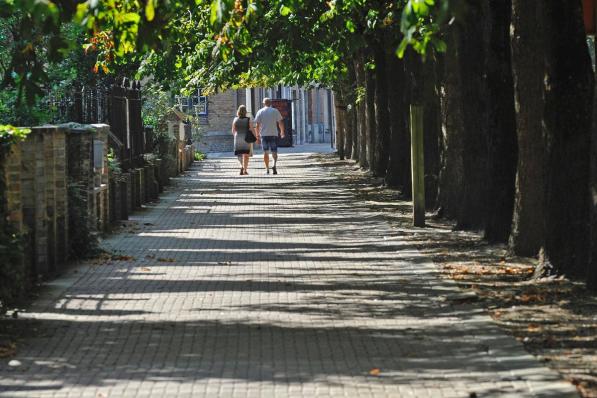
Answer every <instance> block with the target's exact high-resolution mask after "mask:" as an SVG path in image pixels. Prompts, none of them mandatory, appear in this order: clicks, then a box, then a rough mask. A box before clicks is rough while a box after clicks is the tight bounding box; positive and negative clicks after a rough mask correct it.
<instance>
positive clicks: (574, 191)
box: [542, 0, 594, 277]
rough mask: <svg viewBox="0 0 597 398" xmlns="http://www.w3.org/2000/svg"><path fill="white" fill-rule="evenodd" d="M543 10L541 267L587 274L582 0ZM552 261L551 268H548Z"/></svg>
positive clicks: (589, 81) (587, 73) (586, 66)
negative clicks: (543, 165) (542, 223)
mask: <svg viewBox="0 0 597 398" xmlns="http://www.w3.org/2000/svg"><path fill="white" fill-rule="evenodd" d="M543 12H544V15H545V19H544V21H545V43H546V46H545V86H544V92H545V113H544V128H545V131H544V134H545V138H546V158H545V160H546V161H547V163H546V168H545V171H546V173H545V177H546V181H545V182H546V187H545V194H546V195H545V243H544V251H543V254H544V256H542V257H543V258H542V259H543V261H542V265H543V267H544V268H545V272H548V273H555V274H564V275H567V276H572V277H585V276H586V271H587V266H588V264H589V254H590V247H591V242H590V218H591V205H590V203H591V202H590V191H589V184H590V145H591V130H590V129H591V114H592V107H593V106H592V101H593V84H594V79H593V70H592V67H591V61H590V58H589V52H588V49H587V43H586V35H585V31H584V23H583V14H582V3H581V1H580V0H575V1H570V0H552V1H549V2H545V3H544V4H543ZM551 267H553V269H549V268H551Z"/></svg>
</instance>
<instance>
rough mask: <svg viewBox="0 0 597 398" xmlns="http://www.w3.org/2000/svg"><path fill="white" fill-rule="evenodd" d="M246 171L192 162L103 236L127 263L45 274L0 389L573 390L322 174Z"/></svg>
mask: <svg viewBox="0 0 597 398" xmlns="http://www.w3.org/2000/svg"><path fill="white" fill-rule="evenodd" d="M258 164H259V163H258V162H257V159H254V160H253V165H254V166H256V165H258ZM259 166H260V167H261V165H259ZM250 172H251V175H250V176H249V177H240V176H237V173H238V169H237V163H236V161H235V160H233V159H230V158H219V159H212V160H208V161H206V162H205V163H204V164H203V165H202V166H195V167H194V169H193V170H192V171H191V172H189V173H188V175H187V176H185V177H181V178H179V179H178V182H177V183H176V189H173V190H172V191H170V193H169V194H167V195H166V196H164V197H163V199H162V201H161V202H160V203H159V204H158V205H157V206H155V208H153V209H150V210H147V211H145V212H143V213H141V214H140V215H138V216H136V217H135V220H137V221H138V222H139V225H140V227H139V228H140V229H139V230H138V231H136V232H135V231H134V233H130V231H129V232H128V233H122V234H119V235H115V236H113V237H111V238H110V239H109V240H107V241H105V242H104V243H105V246H106V247H109V248H111V250H113V251H118V252H119V253H120V254H123V255H126V256H132V257H133V259H128V260H123V261H113V262H111V263H108V264H103V265H99V266H98V265H96V266H93V265H90V266H87V267H83V268H82V269H80V270H79V272H78V273H76V274H73V273H71V274H70V275H69V276H66V277H64V278H63V279H60V280H58V281H56V282H55V283H54V285H57V286H62V287H63V289H62V291H59V293H57V294H54V296H53V297H54V298H52V297H48V298H46V300H40V301H39V302H38V303H37V304H36V305H35V306H34V308H33V309H32V311H31V312H30V313H28V314H25V315H24V316H27V317H30V318H35V319H37V320H39V328H40V330H41V332H40V333H39V334H38V335H37V336H36V337H33V338H31V339H29V340H28V341H27V342H26V344H25V345H24V346H23V347H21V349H20V351H19V354H18V356H17V359H18V360H19V361H21V362H22V366H20V367H17V368H9V367H8V366H7V364H6V362H7V361H6V360H4V361H3V363H2V365H1V367H0V397H20V396H27V397H38V396H40V397H41V396H44V397H46V396H51V397H77V398H78V397H94V398H98V397H202V396H209V397H214V396H221V397H229V396H234V397H236V396H238V397H245V396H248V397H273V396H275V397H285V396H297V397H312V396H334V397H336V396H347V397H357V396H363V397H367V396H375V397H383V396H392V397H402V396H404V397H469V396H475V395H474V394H472V393H476V396H479V397H504V396H511V397H523V396H545V397H564V396H576V394H575V390H574V389H573V388H572V387H571V386H570V385H569V384H567V383H564V382H562V381H560V379H559V378H558V376H557V374H555V373H554V372H551V371H549V370H548V369H546V368H544V367H543V366H542V365H540V364H539V363H538V362H537V361H536V360H535V359H533V357H531V356H529V355H528V354H526V353H525V352H524V351H523V349H522V348H521V346H520V345H519V344H518V343H517V342H516V341H515V340H513V339H512V338H510V337H507V336H505V335H504V334H503V333H502V332H501V331H500V330H499V329H498V328H497V327H496V326H494V325H493V324H492V323H491V321H490V320H489V318H488V317H487V316H485V315H484V314H483V312H482V311H480V310H479V309H478V308H476V307H474V306H471V305H470V304H469V305H454V304H453V301H451V300H450V299H449V298H450V295H453V294H456V293H457V290H456V289H455V288H454V286H453V285H452V284H450V283H448V282H442V281H440V280H439V279H438V277H437V276H436V270H435V267H434V266H433V264H431V263H429V262H428V260H426V259H425V258H422V257H421V256H420V255H419V254H418V253H417V252H416V251H414V250H413V249H412V248H409V247H408V245H407V244H406V243H404V242H401V241H400V239H399V233H398V232H397V231H392V230H390V228H389V226H388V225H387V224H386V222H384V221H383V219H382V218H381V217H379V215H378V214H376V213H375V212H373V211H371V210H368V209H367V208H363V207H361V206H360V205H359V203H358V202H357V201H356V200H355V198H354V196H353V193H352V192H351V191H349V190H347V189H346V188H345V187H343V186H342V185H341V184H340V183H339V182H338V181H336V180H335V179H334V178H333V177H332V176H331V174H330V173H329V170H326V169H325V168H323V167H319V166H317V165H316V164H313V163H312V162H311V161H310V160H309V157H308V156H307V155H305V154H292V155H287V156H284V157H283V158H282V160H281V167H280V172H281V174H280V175H278V176H265V175H263V169H255V168H253V169H252V170H251V171H250ZM388 237H390V239H386V238H388ZM55 291H56V290H55ZM374 368H379V369H380V372H379V375H377V376H376V375H370V374H369V372H370V371H371V370H372V369H374ZM373 373H375V371H374V372H373Z"/></svg>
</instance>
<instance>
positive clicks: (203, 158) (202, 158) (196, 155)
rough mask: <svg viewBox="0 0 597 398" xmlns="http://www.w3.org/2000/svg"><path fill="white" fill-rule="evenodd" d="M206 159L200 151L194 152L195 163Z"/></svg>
mask: <svg viewBox="0 0 597 398" xmlns="http://www.w3.org/2000/svg"><path fill="white" fill-rule="evenodd" d="M206 158H207V155H206V154H204V153H203V152H201V151H195V160H196V161H197V162H200V161H202V160H205V159H206Z"/></svg>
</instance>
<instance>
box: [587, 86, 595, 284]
mask: <svg viewBox="0 0 597 398" xmlns="http://www.w3.org/2000/svg"><path fill="white" fill-rule="evenodd" d="M591 205H592V211H593V214H592V218H591V242H592V246H591V262H590V263H589V267H588V269H587V287H588V288H589V289H590V290H592V291H597V85H595V87H594V90H593V128H592V137H591Z"/></svg>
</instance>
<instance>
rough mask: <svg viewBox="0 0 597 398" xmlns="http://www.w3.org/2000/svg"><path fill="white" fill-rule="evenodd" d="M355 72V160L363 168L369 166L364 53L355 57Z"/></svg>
mask: <svg viewBox="0 0 597 398" xmlns="http://www.w3.org/2000/svg"><path fill="white" fill-rule="evenodd" d="M355 74H356V78H357V109H356V111H357V121H358V140H357V141H358V150H357V154H356V157H355V160H357V161H358V162H359V164H360V165H361V167H362V168H367V167H369V163H368V162H367V143H368V140H367V119H366V114H367V108H366V106H365V98H364V97H365V96H364V91H365V63H364V58H363V55H362V54H360V53H359V54H357V55H356V57H355Z"/></svg>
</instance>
